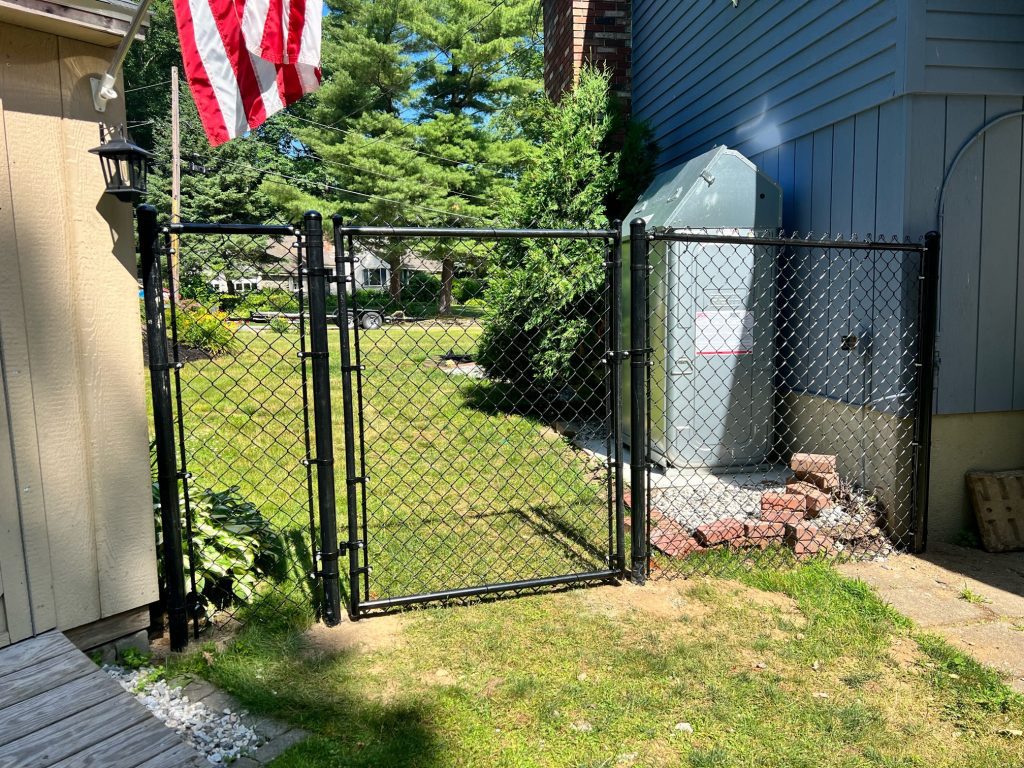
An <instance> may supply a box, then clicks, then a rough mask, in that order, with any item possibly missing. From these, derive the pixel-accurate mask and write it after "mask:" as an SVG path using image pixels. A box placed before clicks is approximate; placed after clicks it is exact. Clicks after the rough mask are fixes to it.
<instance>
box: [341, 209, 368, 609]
mask: <svg viewBox="0 0 1024 768" xmlns="http://www.w3.org/2000/svg"><path fill="white" fill-rule="evenodd" d="M342 224H343V222H342V220H341V217H340V216H335V217H334V259H335V265H336V268H335V273H336V277H337V282H338V330H339V332H340V334H341V338H340V348H341V391H342V396H343V402H342V408H343V410H344V417H345V489H346V494H345V499H346V505H347V509H348V577H349V596H348V600H349V608H348V609H349V615H351V616H352V618H354V619H355V618H358V617H359V550H360V548H361V546H362V541H361V539H360V536H359V497H358V495H357V494H356V484H357V483H358V482H359V479H358V478H357V476H356V426H355V411H354V408H353V403H354V395H353V391H352V390H353V388H352V370H353V368H352V345H351V341H350V340H349V335H348V334H349V321H348V318H349V301H348V291H347V289H346V283H347V282H348V264H349V263H350V262H351V263H353V264H354V262H355V260H354V259H353V258H352V257H351V255H346V254H345V237H344V235H342V234H341V226H342ZM353 272H354V267H353ZM355 317H356V316H355V313H354V312H353V313H352V318H353V322H352V324H353V326H354V325H355V322H356V320H355Z"/></svg>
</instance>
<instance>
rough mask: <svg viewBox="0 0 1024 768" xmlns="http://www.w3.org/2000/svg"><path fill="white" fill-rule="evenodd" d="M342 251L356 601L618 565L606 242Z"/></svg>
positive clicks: (433, 241) (390, 240) (391, 239)
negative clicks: (348, 274) (355, 408)
mask: <svg viewBox="0 0 1024 768" xmlns="http://www.w3.org/2000/svg"><path fill="white" fill-rule="evenodd" d="M343 247H344V249H345V251H346V253H347V255H348V256H349V257H350V258H351V259H352V260H353V261H352V268H351V269H352V274H353V275H354V281H353V284H352V285H350V286H349V288H350V291H351V292H350V298H349V307H350V309H351V314H350V317H349V318H348V320H347V325H349V326H351V330H350V331H349V332H350V333H351V343H352V345H353V349H354V350H355V353H356V359H355V363H356V364H357V365H358V366H359V369H358V370H356V371H355V373H354V377H355V387H356V390H357V393H358V403H359V405H360V413H359V423H358V425H357V426H358V438H357V440H358V447H359V461H358V467H359V470H358V471H359V472H360V473H361V475H362V476H364V477H365V481H364V482H361V483H360V493H359V498H358V505H359V510H358V516H359V532H358V533H357V538H358V540H359V543H360V546H361V558H362V559H361V563H362V571H361V573H359V574H358V575H357V579H356V581H357V585H356V586H355V587H354V589H356V590H358V593H359V597H360V601H361V602H363V603H366V602H368V601H369V602H373V601H378V602H382V601H385V602H386V601H388V600H392V599H395V598H405V597H409V596H416V595H431V594H436V593H444V592H451V591H452V590H459V589H465V588H474V587H481V586H485V585H498V584H508V583H513V582H524V581H528V580H536V579H542V578H547V577H562V576H567V575H570V574H584V573H593V572H599V571H607V570H609V569H612V568H614V567H615V559H616V554H615V531H614V530H613V527H614V526H613V519H614V515H613V501H612V499H613V490H614V489H613V478H612V475H613V472H612V469H613V466H612V464H611V462H609V459H608V457H609V456H611V455H612V453H613V451H612V440H613V433H614V421H613V419H612V414H613V403H612V399H611V398H612V391H611V385H610V381H611V380H610V375H611V371H610V370H609V368H610V366H609V365H608V357H607V354H608V352H609V351H611V350H612V349H614V345H613V342H612V340H611V338H610V333H611V328H610V325H609V310H610V303H609V302H610V294H609V283H608V264H607V260H608V255H609V252H610V251H609V249H610V243H609V242H608V241H607V240H606V239H582V238H580V239H574V238H570V237H563V238H553V239H543V240H541V239H526V238H513V239H499V238H494V237H486V236H478V235H474V236H468V235H466V236H459V235H458V234H457V233H450V234H449V235H448V236H444V237H438V236H433V237H432V236H425V235H424V236H401V237H399V236H393V235H389V234H387V233H380V232H378V233H376V234H373V235H370V234H364V233H363V232H360V231H359V228H351V229H350V230H348V234H347V235H346V236H345V237H344V238H343ZM540 261H544V262H545V263H547V264H549V265H550V269H549V270H548V272H547V273H544V274H541V273H540V272H537V271H531V270H532V269H533V268H532V267H531V266H530V265H531V264H536V263H538V262H540ZM382 265H383V266H382ZM385 268H386V274H387V276H388V277H389V278H391V277H392V276H395V275H396V274H397V277H395V279H393V280H391V279H389V280H379V279H374V278H376V277H377V276H378V275H380V274H381V273H380V272H372V271H370V270H378V269H381V270H383V269H385ZM364 278H369V279H364ZM372 283H377V284H372ZM442 283H444V284H445V285H444V287H443V288H442ZM460 284H461V288H463V289H464V288H465V287H466V286H467V285H469V287H470V288H472V289H473V290H469V291H467V290H461V291H454V293H455V294H456V295H455V297H454V298H455V300H454V301H453V303H452V304H451V305H450V306H449V307H447V308H446V307H445V306H444V304H445V303H446V298H447V295H448V293H449V286H450V285H451V286H452V287H460ZM478 288H479V289H480V290H477V289H478ZM469 294H473V298H467V296H469ZM438 299H440V300H441V306H440V307H439V306H438ZM460 299H461V301H460Z"/></svg>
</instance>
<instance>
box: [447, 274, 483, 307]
mask: <svg viewBox="0 0 1024 768" xmlns="http://www.w3.org/2000/svg"><path fill="white" fill-rule="evenodd" d="M485 287H486V286H485V285H484V282H483V281H482V280H477V279H476V278H475V277H457V278H455V280H454V281H452V296H454V297H455V300H456V301H457V302H459V304H465V303H466V302H468V301H472V300H474V299H479V298H481V297H482V296H483V295H484V289H485Z"/></svg>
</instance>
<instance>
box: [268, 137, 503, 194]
mask: <svg viewBox="0 0 1024 768" xmlns="http://www.w3.org/2000/svg"><path fill="white" fill-rule="evenodd" d="M253 138H256V140H257V141H263V143H264V144H267V145H270V144H271V142H270V141H269V140H263V139H260V138H258V137H253ZM304 151H305V152H306V153H307V154H308V156H309V157H311V158H312V159H314V160H316V161H318V162H321V163H323V164H324V165H330V166H333V167H335V168H352V169H354V170H356V171H360V172H362V173H369V174H371V175H373V176H379V177H381V178H383V179H390V178H393V175H392V174H390V173H384V172H383V171H374V170H372V169H370V168H364V167H362V166H361V165H355V164H353V163H346V162H343V161H341V160H328V159H327V158H326V157H324V156H323V155H319V154H317V153H316V152H314V151H313V150H311V149H309V148H305V149H304ZM419 183H420V184H421V185H422V186H424V187H430V188H431V189H436V190H438V191H441V192H445V193H447V194H450V195H456V196H458V197H465V198H470V199H473V200H479V201H480V202H482V203H485V204H486V203H488V202H490V201H489V200H488V199H487V198H485V197H481V196H480V195H471V194H469V193H468V192H454V191H452V190H451V189H449V188H448V187H442V186H439V185H437V184H431V183H430V182H428V181H423V180H420V182H419Z"/></svg>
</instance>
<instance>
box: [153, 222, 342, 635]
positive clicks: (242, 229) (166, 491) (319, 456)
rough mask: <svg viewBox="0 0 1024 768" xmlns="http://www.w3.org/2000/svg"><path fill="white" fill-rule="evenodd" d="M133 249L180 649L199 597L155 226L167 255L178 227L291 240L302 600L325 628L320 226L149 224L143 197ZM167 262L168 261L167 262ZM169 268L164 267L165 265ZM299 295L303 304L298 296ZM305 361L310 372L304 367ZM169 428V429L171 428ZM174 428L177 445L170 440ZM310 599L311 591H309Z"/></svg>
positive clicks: (332, 588)
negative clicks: (312, 587) (302, 505)
mask: <svg viewBox="0 0 1024 768" xmlns="http://www.w3.org/2000/svg"><path fill="white" fill-rule="evenodd" d="M137 217H138V229H139V252H140V256H141V264H142V275H143V296H144V301H145V310H146V326H147V344H148V349H149V354H150V365H149V369H150V379H151V386H152V391H153V421H154V432H155V434H156V438H157V440H156V450H157V463H158V484H159V488H160V498H161V505H160V506H161V527H162V531H163V539H164V545H163V554H164V569H165V577H164V578H165V584H166V589H167V597H168V629H169V632H170V640H171V649H172V650H174V651H179V650H182V649H184V648H185V646H186V644H187V642H188V617H189V614H191V615H192V620H193V635H194V637H196V638H198V637H199V616H198V607H199V604H198V599H199V597H198V595H196V593H195V589H196V582H195V574H194V571H193V572H191V573H190V574H189V576H190V579H191V581H192V584H191V586H192V592H191V593H189V594H186V591H185V590H186V584H185V573H184V549H183V542H182V514H181V508H180V506H179V484H180V499H181V501H183V502H184V522H185V529H186V537H187V539H188V547H189V555H190V557H189V562H190V563H195V553H194V551H192V535H191V526H192V516H191V505H190V498H189V479H190V478H191V474H190V473H189V471H188V454H187V451H186V447H185V427H184V412H183V405H182V395H181V392H182V387H181V375H180V371H181V368H182V367H183V365H184V363H182V362H181V361H180V360H179V359H178V338H177V323H176V319H175V313H176V311H177V302H176V299H175V294H176V293H177V285H174V283H173V276H171V275H170V274H168V275H167V281H168V287H169V288H170V294H169V295H170V301H169V308H170V310H171V324H170V329H169V330H170V332H171V333H170V338H168V335H167V331H168V327H167V325H166V322H165V319H164V301H163V281H164V276H163V274H162V270H161V262H160V254H161V246H160V244H159V239H158V231H159V232H162V234H163V236H164V245H163V248H162V250H163V252H164V253H165V254H167V255H168V257H169V256H170V255H171V253H172V250H173V248H174V246H175V240H176V238H180V236H181V235H257V236H267V237H293V238H295V257H296V263H295V275H296V277H297V278H298V279H299V290H298V293H299V348H300V351H299V352H298V356H299V358H300V361H301V366H302V372H301V378H302V387H301V389H302V417H303V429H304V443H303V448H304V455H305V458H304V459H303V461H302V464H303V465H304V466H305V468H306V486H307V502H306V503H307V512H308V514H309V535H310V544H311V546H312V549H313V552H312V555H313V569H314V570H313V572H312V573H310V574H309V576H310V578H311V579H314V580H315V579H320V580H321V587H322V589H323V604H322V605H320V606H317V605H315V604H314V605H313V606H311V607H312V608H313V609H314V611H317V610H319V612H320V613H321V615H322V618H323V620H324V623H325V624H327V625H328V626H335V625H336V624H338V623H339V622H340V621H341V607H340V606H341V602H340V580H339V578H338V545H337V520H336V502H335V487H334V467H333V463H334V462H333V445H334V440H333V430H332V422H331V411H330V408H331V394H330V363H329V360H328V352H327V307H326V293H327V291H326V284H327V277H328V275H329V273H328V271H327V270H325V269H324V265H323V225H322V220H321V216H320V214H319V213H317V212H316V211H309V212H308V213H307V214H306V215H305V216H304V217H303V223H302V226H301V227H300V226H292V225H288V224H239V223H205V222H174V223H171V224H169V225H168V226H165V227H163V228H162V229H160V230H158V228H157V212H156V209H155V208H154V207H153V206H150V205H142V206H139V208H138V210H137ZM168 267H169V264H168ZM169 271H170V270H169V269H168V272H169ZM304 293H307V294H308V305H307V303H306V302H304V301H303V300H302V296H303V294H304ZM307 320H308V322H309V345H310V349H307V348H306V333H305V323H306V321H307ZM168 341H169V342H170V346H171V351H172V359H171V360H170V361H168V355H167V346H168ZM307 359H308V360H309V361H310V363H311V365H310V368H311V369H312V370H311V373H312V375H311V376H310V375H308V374H309V372H308V371H307ZM170 371H173V372H174V387H175V394H174V400H175V401H176V408H172V398H171V388H170V375H169V373H170ZM310 383H311V384H312V390H313V397H312V400H313V414H312V416H313V426H314V439H315V447H316V456H314V455H313V452H312V448H313V446H312V445H311V443H310V408H309V399H310V398H309V388H310ZM175 427H177V429H175ZM175 433H177V444H176V445H175ZM314 466H316V467H317V471H316V488H317V491H316V492H317V501H318V504H317V506H316V507H314V504H313V469H312V468H313V467H314ZM317 511H319V523H320V525H319V529H320V530H319V534H320V537H319V540H318V539H317V533H318V531H317V525H316V522H317V520H316V512H317ZM314 600H315V598H314Z"/></svg>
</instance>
